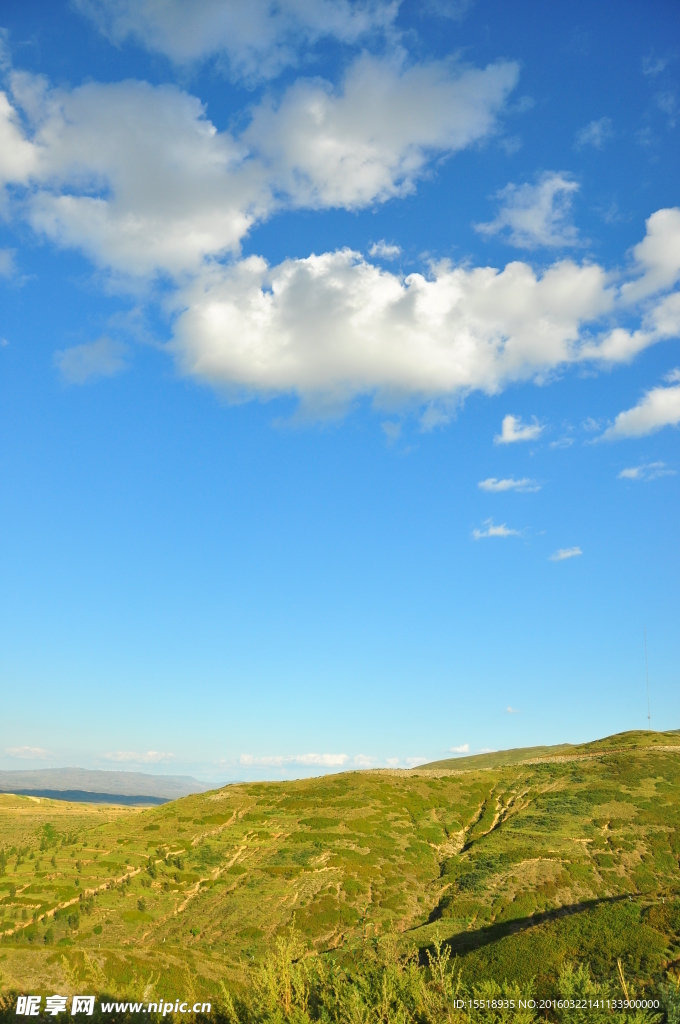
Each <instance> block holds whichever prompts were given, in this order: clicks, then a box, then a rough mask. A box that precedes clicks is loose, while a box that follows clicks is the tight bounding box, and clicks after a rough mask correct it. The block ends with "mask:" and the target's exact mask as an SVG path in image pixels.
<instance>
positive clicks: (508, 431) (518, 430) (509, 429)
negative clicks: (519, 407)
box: [494, 414, 544, 444]
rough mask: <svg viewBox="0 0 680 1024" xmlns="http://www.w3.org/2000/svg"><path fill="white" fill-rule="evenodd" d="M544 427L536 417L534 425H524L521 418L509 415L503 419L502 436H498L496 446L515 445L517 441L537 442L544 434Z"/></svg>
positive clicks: (495, 439) (495, 438)
mask: <svg viewBox="0 0 680 1024" xmlns="http://www.w3.org/2000/svg"><path fill="white" fill-rule="evenodd" d="M543 430H544V428H543V426H542V425H541V424H540V423H539V422H538V420H537V419H536V417H534V420H533V423H522V417H521V416H511V415H509V414H508V415H507V416H504V417H503V422H502V424H501V432H500V434H496V436H495V437H494V441H495V443H496V444H514V443H515V442H517V441H536V440H537V439H538V438H539V437H540V436H541V434H542V433H543Z"/></svg>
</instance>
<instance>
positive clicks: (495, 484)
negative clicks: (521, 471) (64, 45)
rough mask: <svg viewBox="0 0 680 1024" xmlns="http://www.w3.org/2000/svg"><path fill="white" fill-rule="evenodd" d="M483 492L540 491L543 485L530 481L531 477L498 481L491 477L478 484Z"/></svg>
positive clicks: (507, 478)
mask: <svg viewBox="0 0 680 1024" xmlns="http://www.w3.org/2000/svg"><path fill="white" fill-rule="evenodd" d="M477 486H478V487H479V489H480V490H481V491H492V492H499V491H523V492H526V493H528V492H531V491H540V489H541V485H540V484H537V483H536V481H535V480H530V479H529V477H526V476H525V477H522V479H521V480H515V478H514V477H512V476H510V477H506V478H505V479H503V480H497V479H496V477H495V476H490V477H489V478H488V479H487V480H480V481H479V483H478V484H477Z"/></svg>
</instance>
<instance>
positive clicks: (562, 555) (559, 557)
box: [550, 548, 583, 562]
mask: <svg viewBox="0 0 680 1024" xmlns="http://www.w3.org/2000/svg"><path fill="white" fill-rule="evenodd" d="M582 554H583V552H582V551H581V549H580V548H560V549H559V551H556V552H555V553H554V554H553V555H551V556H550V561H551V562H564V561H565V560H566V559H567V558H577V557H578V556H579V555H582Z"/></svg>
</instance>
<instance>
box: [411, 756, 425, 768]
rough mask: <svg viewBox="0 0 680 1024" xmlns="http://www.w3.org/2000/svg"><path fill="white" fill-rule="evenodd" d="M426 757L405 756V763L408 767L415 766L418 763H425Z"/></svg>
mask: <svg viewBox="0 0 680 1024" xmlns="http://www.w3.org/2000/svg"><path fill="white" fill-rule="evenodd" d="M427 761H428V759H427V758H426V757H407V758H406V764H407V765H408V766H409V768H417V767H418V765H419V764H427Z"/></svg>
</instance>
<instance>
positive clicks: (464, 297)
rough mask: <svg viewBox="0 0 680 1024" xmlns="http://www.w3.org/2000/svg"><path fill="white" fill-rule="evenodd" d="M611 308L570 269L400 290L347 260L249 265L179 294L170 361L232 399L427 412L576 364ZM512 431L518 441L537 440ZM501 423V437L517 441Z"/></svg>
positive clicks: (414, 284) (452, 273)
mask: <svg viewBox="0 0 680 1024" xmlns="http://www.w3.org/2000/svg"><path fill="white" fill-rule="evenodd" d="M610 302H611V297H610V295H609V293H608V292H607V290H606V289H605V287H604V275H603V272H602V270H601V269H600V268H598V267H593V266H583V267H579V266H576V265H575V264H573V263H571V262H569V261H563V262H560V263H558V264H556V265H555V266H554V267H551V268H550V269H549V270H547V271H546V272H545V273H544V274H543V275H542V277H540V278H538V277H537V276H536V275H535V274H534V271H533V270H532V269H531V268H530V267H529V266H527V265H526V264H522V263H512V264H510V265H509V266H507V267H506V268H505V270H504V271H502V272H499V271H497V270H495V269H493V268H491V267H484V268H477V269H472V270H468V269H466V268H464V267H452V266H451V265H450V264H448V263H445V262H444V263H440V264H438V265H435V266H433V267H432V271H431V275H430V276H429V277H425V276H423V275H422V274H410V275H408V276H407V277H405V278H402V277H400V276H397V275H395V274H392V273H390V272H388V271H386V270H383V269H381V268H379V267H376V266H374V265H372V264H370V263H367V262H366V261H365V260H363V258H362V257H361V256H360V255H359V254H358V253H354V252H351V251H350V250H342V251H340V252H331V253H323V254H321V255H319V256H310V257H308V258H307V259H300V260H286V261H284V262H283V263H281V264H279V265H278V266H276V267H268V266H267V264H266V262H265V261H264V260H263V259H261V258H259V257H249V258H248V259H245V260H242V261H241V262H239V263H236V264H234V265H232V266H229V267H223V266H213V267H209V268H206V270H205V272H204V273H203V275H202V277H201V278H200V279H198V280H196V281H195V282H194V283H193V284H191V285H189V286H188V287H187V288H185V289H184V290H183V291H182V293H181V295H180V296H179V298H178V304H181V307H182V308H183V312H181V313H180V315H179V317H178V319H177V321H176V323H175V329H174V334H175V337H174V341H173V343H172V345H171V349H172V351H173V352H174V353H175V355H176V357H177V359H178V362H179V365H180V367H181V368H182V370H183V371H184V372H185V373H188V374H191V375H193V376H196V377H198V378H200V379H203V380H206V381H208V382H210V383H212V384H214V385H217V386H222V387H224V388H227V389H231V390H234V391H237V392H238V391H240V392H246V393H247V392H252V391H259V392H264V393H267V392H269V393H276V392H279V393H281V392H288V393H291V394H298V395H304V396H306V397H307V398H308V399H310V398H312V397H314V396H316V397H317V399H319V398H321V397H322V398H323V399H324V400H325V401H326V402H327V403H330V404H333V403H335V404H337V403H341V402H343V401H347V400H349V399H350V398H352V397H354V396H355V395H358V394H372V393H376V392H377V393H379V394H381V393H382V394H387V395H390V396H392V398H394V397H395V396H403V397H408V398H410V399H413V398H420V399H424V400H430V399H436V398H437V397H440V398H447V397H450V396H454V395H456V394H460V393H463V394H464V393H465V392H467V391H469V390H472V389H481V390H483V391H486V392H489V393H493V392H497V391H499V390H501V388H502V387H503V386H504V385H505V384H507V383H508V382H509V381H511V380H523V379H530V378H531V377H534V376H536V375H537V374H540V373H541V372H544V371H546V370H547V369H549V368H551V367H554V366H555V365H559V364H560V363H562V362H570V361H572V360H575V359H578V358H579V357H578V339H579V331H580V322H581V320H589V319H591V318H592V317H593V316H597V315H599V314H600V313H601V312H604V311H605V310H606V309H607V308H608V306H609V305H610ZM511 420H512V422H513V423H514V424H515V430H514V434H518V433H519V432H520V431H523V430H529V431H530V432H531V433H530V435H527V437H535V436H538V433H540V429H541V428H540V426H539V425H536V424H534V425H533V426H528V427H523V426H522V425H521V423H520V421H518V420H515V419H514V418H511ZM506 423H507V426H506V427H505V428H504V429H505V434H504V436H503V439H505V440H510V439H517V440H519V439H520V438H519V437H515V436H514V435H513V436H512V438H511V437H510V432H509V428H510V427H511V426H512V423H511V422H510V420H507V417H506Z"/></svg>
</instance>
